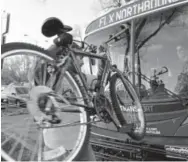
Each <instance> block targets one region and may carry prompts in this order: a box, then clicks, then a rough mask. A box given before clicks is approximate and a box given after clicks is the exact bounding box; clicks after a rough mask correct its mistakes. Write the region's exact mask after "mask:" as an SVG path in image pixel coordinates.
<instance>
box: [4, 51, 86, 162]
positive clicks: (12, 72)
mask: <svg viewBox="0 0 188 162" xmlns="http://www.w3.org/2000/svg"><path fill="white" fill-rule="evenodd" d="M4 56H5V57H4ZM1 59H3V60H4V61H3V69H2V75H1V77H2V80H3V81H6V82H7V83H10V85H9V86H8V87H10V89H11V88H12V87H21V89H18V90H17V91H18V93H20V94H19V96H20V97H19V99H20V100H21V99H22V98H26V99H27V100H28V101H29V102H28V101H26V100H25V99H24V103H25V104H26V106H25V107H24V108H20V107H15V105H16V104H15V105H14V104H12V105H8V106H7V109H6V110H5V111H7V112H8V113H3V114H4V115H3V117H2V120H1V121H2V143H1V144H2V145H1V148H2V152H3V155H6V156H5V157H6V158H7V157H8V158H7V159H6V160H9V161H17V160H18V161H43V160H49V161H52V160H57V161H62V160H66V159H67V160H73V159H74V158H75V157H76V156H77V154H78V152H79V149H81V148H82V145H84V139H85V138H86V134H87V125H86V123H87V115H86V112H85V111H84V109H83V108H81V107H79V106H76V105H75V106H73V105H71V104H69V105H67V104H65V102H63V103H62V106H61V107H60V108H61V109H62V111H61V112H59V111H58V112H57V113H58V114H57V115H58V117H59V118H60V119H61V123H59V124H55V125H53V127H48V128H40V129H39V126H38V125H37V123H36V122H35V121H34V120H36V118H35V114H33V113H32V112H33V111H34V112H35V113H36V114H38V116H39V117H41V116H40V115H41V114H42V113H43V112H42V111H41V109H40V107H39V106H38V98H37V97H38V96H37V95H36V96H35V97H34V98H33V97H31V95H28V94H30V91H31V90H32V89H33V88H35V87H40V86H43V88H44V89H46V88H49V89H50V90H51V91H53V90H52V88H53V87H54V84H55V82H56V81H57V79H58V75H56V74H55V75H51V74H50V73H49V72H51V70H52V69H48V68H47V67H48V65H49V63H51V62H52V59H51V58H50V57H48V56H47V55H44V54H43V53H40V52H36V51H34V50H33V51H32V50H25V49H24V50H15V51H14V50H13V51H8V52H7V53H6V52H5V53H3V54H2V56H1ZM59 86H61V87H59V88H57V87H56V88H57V89H59V90H60V89H61V90H62V92H58V94H59V95H62V94H63V96H64V98H65V99H66V100H68V102H71V103H78V104H83V97H82V94H81V92H80V90H79V88H78V86H77V84H76V82H75V81H74V79H73V78H72V76H71V75H70V74H69V73H67V72H66V74H65V76H64V77H63V80H62V84H60V85H59ZM22 87H27V89H28V91H29V93H26V91H25V90H24V89H23V88H22ZM10 89H9V90H8V92H9V91H11V90H10ZM68 89H69V90H68ZM67 90H68V93H64V92H67ZM38 91H40V90H38ZM53 92H54V91H53ZM54 93H56V92H54ZM16 95H17V92H16ZM38 95H40V93H38ZM12 98H17V96H12ZM33 99H34V101H33ZM29 103H31V104H32V105H31V108H32V110H30V109H29V107H28V105H29ZM37 112H39V113H37ZM43 115H44V114H43ZM28 123H29V124H28ZM83 123H85V124H83ZM69 150H71V151H69Z"/></svg>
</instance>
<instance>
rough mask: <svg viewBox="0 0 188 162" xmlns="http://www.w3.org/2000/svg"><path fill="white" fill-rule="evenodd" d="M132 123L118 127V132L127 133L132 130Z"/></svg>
mask: <svg viewBox="0 0 188 162" xmlns="http://www.w3.org/2000/svg"><path fill="white" fill-rule="evenodd" d="M133 126H134V124H126V125H123V126H122V127H120V128H119V132H120V133H129V132H131V131H132V129H133Z"/></svg>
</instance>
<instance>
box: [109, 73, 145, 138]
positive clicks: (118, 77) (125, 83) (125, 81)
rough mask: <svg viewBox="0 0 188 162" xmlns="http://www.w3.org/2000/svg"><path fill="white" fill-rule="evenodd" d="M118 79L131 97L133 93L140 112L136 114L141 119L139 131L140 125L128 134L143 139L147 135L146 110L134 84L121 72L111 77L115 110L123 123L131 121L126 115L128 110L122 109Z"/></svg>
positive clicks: (111, 92) (111, 90) (111, 91)
mask: <svg viewBox="0 0 188 162" xmlns="http://www.w3.org/2000/svg"><path fill="white" fill-rule="evenodd" d="M118 80H120V81H121V82H122V84H123V87H124V88H125V89H126V90H128V91H129V92H130V93H129V97H130V95H131V98H132V99H133V100H134V103H135V104H136V108H137V110H138V114H137V115H136V116H137V117H136V118H138V121H139V123H138V124H140V127H139V132H138V127H137V129H133V130H132V131H131V132H129V133H128V135H129V136H130V137H131V138H132V139H134V140H141V139H143V137H144V135H145V130H146V124H145V116H144V111H143V109H142V105H141V103H140V101H139V98H138V96H137V93H136V92H135V90H134V88H133V86H132V84H131V83H130V81H129V80H128V79H127V78H125V77H124V76H122V75H121V74H120V73H116V74H114V75H113V76H112V77H111V79H110V96H111V100H112V105H113V108H114V112H115V114H116V116H117V118H118V120H119V122H120V124H121V125H126V124H128V123H129V122H130V121H128V118H127V117H125V116H124V115H127V112H126V113H124V112H123V111H122V109H121V105H120V104H121V103H120V99H119V96H118V95H119V94H118V92H117V90H116V83H117V81H118ZM121 92H122V91H121ZM125 100H126V98H125V99H124V101H125ZM131 115H133V114H131ZM133 124H135V123H133Z"/></svg>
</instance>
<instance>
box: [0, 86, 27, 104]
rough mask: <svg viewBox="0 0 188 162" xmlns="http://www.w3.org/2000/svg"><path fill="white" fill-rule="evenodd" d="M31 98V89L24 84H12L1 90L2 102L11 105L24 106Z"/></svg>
mask: <svg viewBox="0 0 188 162" xmlns="http://www.w3.org/2000/svg"><path fill="white" fill-rule="evenodd" d="M27 99H29V89H28V88H27V87H24V86H16V85H10V86H7V87H6V88H5V89H4V91H3V92H1V102H2V103H5V104H8V106H11V107H24V106H26V100H27Z"/></svg>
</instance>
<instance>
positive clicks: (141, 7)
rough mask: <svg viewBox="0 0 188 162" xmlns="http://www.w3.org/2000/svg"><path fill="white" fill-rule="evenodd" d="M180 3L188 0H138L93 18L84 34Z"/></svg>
mask: <svg viewBox="0 0 188 162" xmlns="http://www.w3.org/2000/svg"><path fill="white" fill-rule="evenodd" d="M182 3H188V0H142V1H140V0H139V1H136V2H134V3H131V4H129V5H125V6H122V7H120V8H117V9H115V10H112V11H110V12H109V13H107V14H105V15H104V16H102V17H100V18H98V19H96V20H94V21H93V22H92V23H91V24H90V25H89V26H88V27H87V29H86V32H85V34H86V35H87V34H90V33H93V32H95V31H97V30H100V29H103V28H106V27H108V26H110V25H113V24H116V23H120V22H122V21H126V20H129V19H130V18H134V17H135V16H138V15H141V14H147V13H149V12H151V11H154V10H157V9H160V8H163V7H168V6H169V7H170V6H174V5H178V4H182Z"/></svg>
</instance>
